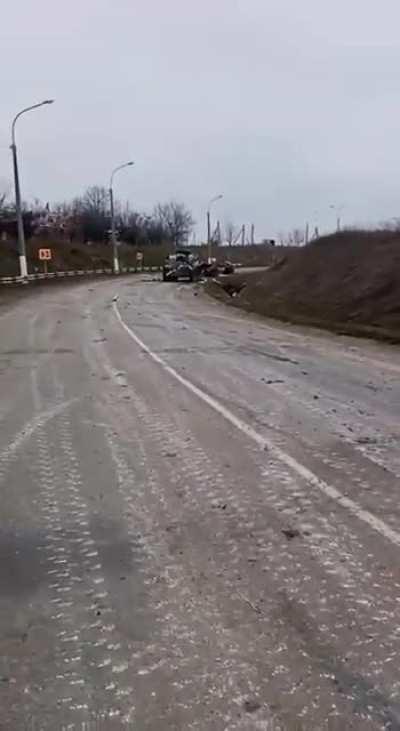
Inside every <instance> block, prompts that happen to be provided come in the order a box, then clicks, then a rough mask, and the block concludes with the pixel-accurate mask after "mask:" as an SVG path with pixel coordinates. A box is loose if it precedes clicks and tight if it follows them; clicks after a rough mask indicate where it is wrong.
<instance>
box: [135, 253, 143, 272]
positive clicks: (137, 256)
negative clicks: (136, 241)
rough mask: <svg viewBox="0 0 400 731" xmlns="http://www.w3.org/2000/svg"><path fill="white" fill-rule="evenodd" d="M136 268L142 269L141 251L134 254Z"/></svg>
mask: <svg viewBox="0 0 400 731" xmlns="http://www.w3.org/2000/svg"><path fill="white" fill-rule="evenodd" d="M136 268H137V269H140V271H141V270H142V269H143V253H142V252H141V251H137V252H136Z"/></svg>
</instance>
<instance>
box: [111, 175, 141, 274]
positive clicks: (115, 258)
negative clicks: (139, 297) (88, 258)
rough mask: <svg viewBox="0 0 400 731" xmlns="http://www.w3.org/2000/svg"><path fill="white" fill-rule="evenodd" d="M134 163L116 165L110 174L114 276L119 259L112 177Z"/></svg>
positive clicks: (117, 271) (117, 272)
mask: <svg viewBox="0 0 400 731" xmlns="http://www.w3.org/2000/svg"><path fill="white" fill-rule="evenodd" d="M134 164H135V163H134V162H132V161H130V162H125V163H124V164H123V165H118V167H116V168H115V169H114V170H113V171H112V173H111V178H110V188H109V193H110V213H111V243H112V247H113V271H114V274H119V259H118V243H117V237H116V231H115V215H114V191H113V183H114V175H115V173H117V172H118V170H123V169H124V168H128V167H130V166H131V165H134Z"/></svg>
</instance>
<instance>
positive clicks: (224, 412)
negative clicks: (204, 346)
mask: <svg viewBox="0 0 400 731" xmlns="http://www.w3.org/2000/svg"><path fill="white" fill-rule="evenodd" d="M113 309H114V313H115V315H116V318H117V320H118V322H119V323H120V325H121V327H122V328H123V329H124V330H125V332H126V333H127V334H128V335H129V337H130V338H131V339H132V340H133V341H134V342H135V343H136V344H137V345H138V346H139V347H140V348H141V349H142V350H143V351H144V352H145V353H147V355H148V356H149V357H150V358H151V359H152V360H153V361H154V362H155V363H157V364H158V365H159V366H161V368H163V370H164V371H166V373H168V374H169V375H170V376H172V378H174V379H175V380H176V381H178V383H180V384H181V385H182V386H184V387H185V388H187V389H188V391H190V392H191V393H193V394H194V395H195V396H197V397H198V398H199V399H200V400H201V401H203V402H204V403H206V404H207V405H208V406H210V407H211V408H212V409H213V410H214V411H216V412H217V413H218V414H219V415H220V416H222V417H223V418H224V419H225V420H226V421H228V422H229V423H230V424H232V425H233V426H234V427H236V429H238V430H239V431H241V432H242V433H243V434H245V435H246V436H247V437H249V439H252V440H253V442H255V443H256V444H257V445H258V446H259V447H260V448H261V449H265V450H267V451H268V452H269V453H270V454H271V455H272V456H273V457H275V458H276V459H278V460H280V461H281V462H282V463H283V464H285V465H286V466H287V467H289V468H290V469H291V470H293V472H295V473H297V474H298V475H299V476H300V477H302V478H303V479H304V480H306V481H307V482H309V483H310V484H311V485H312V486H313V487H316V488H318V489H319V490H320V491H321V492H322V493H323V494H324V495H326V496H327V497H329V498H330V499H331V500H334V501H335V502H336V503H338V505H340V506H341V507H342V508H346V510H348V511H349V512H350V513H351V514H352V515H354V516H356V517H357V518H358V519H359V520H361V521H362V522H364V523H366V524H367V525H369V526H370V527H371V528H372V529H373V530H375V531H376V532H377V533H380V535H382V536H383V537H384V538H386V539H387V540H389V541H390V542H391V543H394V544H395V545H396V546H400V533H398V532H397V531H395V530H393V528H391V527H390V526H389V525H387V524H386V523H385V522H384V521H383V520H381V519H380V518H377V517H376V516H375V515H373V513H370V512H369V510H365V509H364V508H362V507H361V505H359V504H358V503H357V502H356V501H355V500H352V499H351V498H348V497H346V496H345V495H343V494H342V493H341V492H340V491H339V490H337V488H336V487H333V485H329V484H328V483H327V482H325V480H322V479H321V478H320V477H318V476H317V475H316V474H314V472H312V471H311V470H310V469H308V467H306V466H305V465H303V464H302V463H301V462H299V461H298V460H297V459H295V458H294V457H292V456H291V455H290V454H288V453H287V452H285V451H284V450H283V449H281V448H280V447H277V446H276V445H275V444H273V442H271V440H270V439H268V437H264V436H262V435H261V434H259V433H258V432H257V431H256V430H255V429H253V427H251V426H250V425H249V424H247V423H246V422H245V421H243V420H242V419H240V417H238V416H236V415H235V414H234V413H233V412H232V411H230V410H229V409H227V408H226V406H224V405H223V404H221V403H220V402H219V401H217V399H215V398H214V397H213V396H209V394H208V393H206V392H205V391H202V389H201V388H199V387H198V386H196V385H195V384H194V383H192V382H191V381H189V380H188V379H187V378H184V376H181V375H180V373H178V372H177V371H176V370H175V369H174V368H172V366H170V365H168V363H167V362H166V361H165V360H164V359H163V358H161V357H160V356H159V355H157V354H156V353H154V352H153V351H152V350H151V349H150V348H149V347H148V345H146V344H145V343H144V342H143V340H141V339H140V338H139V337H138V336H137V335H136V333H135V332H134V331H133V330H132V329H131V328H130V327H129V325H127V324H126V322H125V321H124V320H123V318H122V316H121V313H120V311H119V309H118V306H117V304H116V303H115V302H114V303H113Z"/></svg>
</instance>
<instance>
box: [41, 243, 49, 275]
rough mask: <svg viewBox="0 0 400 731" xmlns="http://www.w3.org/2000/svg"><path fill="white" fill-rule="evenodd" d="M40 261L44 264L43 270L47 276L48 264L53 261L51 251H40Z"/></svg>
mask: <svg viewBox="0 0 400 731" xmlns="http://www.w3.org/2000/svg"><path fill="white" fill-rule="evenodd" d="M39 261H42V262H43V270H44V273H45V274H47V262H48V261H51V249H39Z"/></svg>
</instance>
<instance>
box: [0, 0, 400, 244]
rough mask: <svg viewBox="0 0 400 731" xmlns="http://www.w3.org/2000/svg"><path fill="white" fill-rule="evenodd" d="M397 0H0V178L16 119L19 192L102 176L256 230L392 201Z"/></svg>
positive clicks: (141, 196)
mask: <svg viewBox="0 0 400 731" xmlns="http://www.w3.org/2000/svg"><path fill="white" fill-rule="evenodd" d="M399 26H400V5H399V2H398V0H381V1H380V2H376V0H335V2H334V3H333V2H329V3H328V2H327V1H326V0H302V2H299V1H298V0H201V2H200V1H199V0H113V2H112V1H111V0H80V1H79V2H78V0H68V2H60V0H58V1H57V0H12V2H11V1H10V0H4V3H3V4H2V10H1V30H0V60H1V68H2V83H1V102H2V105H1V106H2V114H1V120H0V187H1V188H2V189H4V188H5V187H7V184H8V185H9V187H10V190H11V164H10V163H11V160H10V153H9V149H8V146H9V124H10V121H11V119H12V117H13V115H14V114H15V112H16V111H18V110H19V109H20V108H21V107H23V106H25V105H27V104H30V103H34V102H36V101H39V100H41V99H43V98H46V97H54V98H56V104H54V105H53V106H52V107H47V108H44V109H41V110H38V111H36V112H33V113H32V114H31V115H30V116H29V119H28V116H26V117H25V118H24V119H22V120H21V121H20V123H19V127H18V142H19V146H20V154H21V172H22V187H23V194H24V197H25V198H27V199H29V198H32V197H34V196H37V197H39V198H40V199H42V200H44V201H47V200H50V201H55V200H60V199H63V198H69V197H72V196H73V195H75V194H78V193H80V192H82V191H83V190H84V188H85V187H86V186H87V185H90V184H103V183H107V180H108V176H109V172H110V169H111V168H112V167H113V166H114V165H117V164H119V163H120V162H124V161H125V160H127V159H134V160H135V161H136V166H135V168H133V169H131V170H129V169H128V170H126V171H123V172H122V173H121V174H120V176H119V178H118V181H117V185H116V188H117V195H118V196H119V197H121V198H122V199H127V198H129V200H130V201H131V202H132V204H133V205H134V206H136V207H138V208H139V209H148V208H150V207H152V206H153V204H154V203H156V202H157V201H164V200H167V199H169V198H176V199H179V200H184V201H185V202H186V203H187V204H188V205H189V206H190V207H191V208H192V210H193V213H194V216H195V218H196V220H197V221H198V223H199V225H200V224H201V225H202V224H203V217H204V214H205V208H206V205H207V200H208V199H209V198H210V197H211V196H212V195H214V194H216V193H220V192H222V193H223V194H224V200H223V201H221V202H220V203H218V208H216V213H217V211H218V215H219V217H220V218H221V220H222V221H223V220H226V219H231V220H233V221H234V222H235V223H237V224H238V225H240V224H241V223H244V222H246V223H250V222H251V221H254V223H255V224H256V231H257V233H258V236H259V237H261V236H269V235H274V234H275V233H276V232H277V231H279V230H288V229H290V228H292V227H293V226H297V225H298V226H301V225H303V223H304V221H305V220H306V219H307V218H308V219H309V220H310V223H313V222H314V221H315V219H316V215H315V211H318V216H317V218H318V220H319V223H320V225H322V226H323V227H327V226H330V225H333V220H334V216H333V213H332V211H330V210H329V205H330V204H331V203H337V204H345V206H346V208H345V211H344V219H345V220H346V221H347V222H350V223H352V222H372V221H381V220H382V219H385V218H389V217H391V216H396V215H400V140H399V129H400V71H399V69H400V44H399V40H398V37H399Z"/></svg>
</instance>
